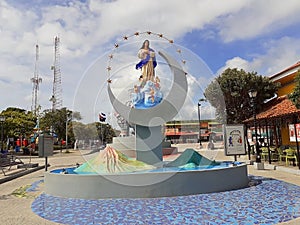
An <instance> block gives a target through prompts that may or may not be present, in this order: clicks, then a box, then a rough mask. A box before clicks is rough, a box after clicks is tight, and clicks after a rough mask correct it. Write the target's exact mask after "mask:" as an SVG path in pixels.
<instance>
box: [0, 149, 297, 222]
mask: <svg viewBox="0 0 300 225" xmlns="http://www.w3.org/2000/svg"><path fill="white" fill-rule="evenodd" d="M175 146H176V147H178V150H179V152H182V151H184V149H186V148H194V149H196V150H197V151H199V152H200V153H201V154H203V155H204V156H206V157H208V158H210V159H215V160H227V161H229V160H230V161H232V160H233V156H230V157H229V156H225V155H224V151H223V150H222V149H215V150H207V149H205V148H204V149H199V144H178V145H175ZM204 146H205V145H204ZM89 152H90V151H89V150H80V151H79V150H77V151H73V150H71V153H65V152H63V153H60V152H58V153H56V154H55V155H54V156H52V157H49V160H48V163H49V164H50V165H51V166H50V167H49V170H53V169H54V168H64V167H71V166H75V165H76V163H80V164H81V163H83V162H85V161H86V159H89V158H91V157H92V156H93V154H88V153H89ZM177 156H178V155H171V156H168V157H165V160H173V159H175V158H176V157H177ZM20 158H21V159H22V160H23V162H24V163H29V157H27V156H26V157H25V156H20ZM238 161H248V156H240V157H238ZM31 162H32V163H36V162H38V163H39V164H40V165H43V164H44V163H45V160H44V159H43V158H38V157H36V156H35V157H32V158H31ZM272 165H273V164H272ZM283 165H284V163H281V164H280V165H279V166H278V165H277V168H276V170H274V166H269V165H268V163H265V166H266V167H265V170H256V169H254V167H253V166H252V165H249V166H248V171H249V174H252V175H257V176H264V177H270V178H274V179H278V180H282V181H285V182H289V183H293V184H296V185H299V186H300V179H299V178H300V173H299V172H298V171H299V170H298V168H296V167H293V166H289V167H285V166H283ZM17 171H18V170H17V169H16V168H13V169H12V171H10V172H9V173H10V174H11V173H15V172H17ZM0 172H1V171H0ZM43 175H44V170H39V171H36V172H33V173H30V174H28V175H25V176H22V177H20V178H17V179H14V180H12V181H9V182H6V183H3V184H1V185H0V224H1V225H15V224H26V225H27V224H28V225H31V224H32V225H37V224H45V225H48V224H49V225H50V224H57V223H54V222H51V221H48V220H45V219H43V218H41V217H39V216H37V215H36V214H34V213H33V212H32V211H31V204H32V202H33V201H34V198H35V197H36V196H38V195H39V194H41V193H42V192H43V184H40V185H39V187H40V188H39V189H38V190H37V191H36V192H33V193H32V194H27V195H24V196H21V197H17V196H15V195H13V194H12V193H13V192H14V191H15V190H17V189H19V188H21V187H24V186H26V185H30V184H32V183H34V182H35V181H39V180H42V179H43ZM3 177H4V175H3V174H2V172H1V173H0V179H2V178H3ZM282 224H289V225H296V224H297V225H298V224H300V218H298V219H295V220H293V221H289V222H286V223H282Z"/></svg>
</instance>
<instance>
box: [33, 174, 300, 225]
mask: <svg viewBox="0 0 300 225" xmlns="http://www.w3.org/2000/svg"><path fill="white" fill-rule="evenodd" d="M32 210H33V212H34V213H36V214H37V215H39V216H40V217H42V218H45V219H47V220H51V221H54V222H57V223H61V224H72V225H83V224H195V225H196V224H197V225H199V224H210V225H224V224H237V225H241V224H243V225H250V224H265V225H267V224H277V223H280V222H285V221H289V220H292V219H295V218H297V217H300V186H296V185H293V184H289V183H286V182H283V181H279V180H274V179H269V178H263V177H254V176H250V187H248V188H244V189H240V190H233V191H227V192H220V193H211V194H199V195H190V196H178V197H165V198H147V199H99V200H84V199H70V198H69V199H68V198H60V197H54V196H50V195H47V194H41V195H40V196H38V197H37V198H36V199H35V201H34V202H33V203H32Z"/></svg>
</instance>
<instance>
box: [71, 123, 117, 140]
mask: <svg viewBox="0 0 300 225" xmlns="http://www.w3.org/2000/svg"><path fill="white" fill-rule="evenodd" d="M72 126H73V131H74V134H75V138H76V139H79V140H85V141H89V140H101V141H102V140H103V142H105V143H111V142H112V139H113V137H115V136H116V133H115V130H114V129H113V128H112V127H111V125H109V124H105V123H100V122H94V123H89V124H83V123H81V122H77V121H74V122H73V123H72Z"/></svg>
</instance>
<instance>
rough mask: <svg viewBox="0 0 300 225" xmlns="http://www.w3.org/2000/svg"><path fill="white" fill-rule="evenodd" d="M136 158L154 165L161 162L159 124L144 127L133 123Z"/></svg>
mask: <svg viewBox="0 0 300 225" xmlns="http://www.w3.org/2000/svg"><path fill="white" fill-rule="evenodd" d="M135 135H136V139H135V140H136V159H137V160H139V161H143V162H145V163H147V164H150V165H154V164H156V163H160V162H162V159H163V158H162V156H163V154H162V138H163V137H162V130H161V126H155V127H145V126H141V125H135Z"/></svg>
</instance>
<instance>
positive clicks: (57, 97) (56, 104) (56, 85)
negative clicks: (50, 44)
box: [50, 36, 62, 111]
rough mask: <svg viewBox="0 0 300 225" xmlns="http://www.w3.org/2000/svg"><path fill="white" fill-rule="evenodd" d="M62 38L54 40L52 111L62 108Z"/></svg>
mask: <svg viewBox="0 0 300 225" xmlns="http://www.w3.org/2000/svg"><path fill="white" fill-rule="evenodd" d="M59 46H60V38H59V37H57V36H56V37H55V38H54V65H53V66H51V70H53V73H54V78H53V92H52V96H51V98H50V101H51V102H52V111H55V110H56V109H59V108H61V107H62V86H61V72H60V53H59Z"/></svg>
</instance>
